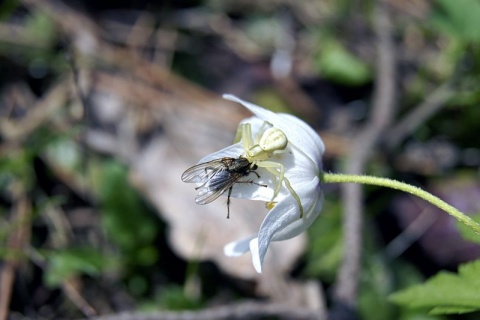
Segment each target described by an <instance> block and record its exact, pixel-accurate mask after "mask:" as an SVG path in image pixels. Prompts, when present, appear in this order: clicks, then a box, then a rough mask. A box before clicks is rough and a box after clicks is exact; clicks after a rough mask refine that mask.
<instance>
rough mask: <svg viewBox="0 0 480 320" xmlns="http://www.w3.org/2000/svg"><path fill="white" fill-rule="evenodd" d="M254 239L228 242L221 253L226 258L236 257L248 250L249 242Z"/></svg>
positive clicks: (247, 238) (251, 237)
mask: <svg viewBox="0 0 480 320" xmlns="http://www.w3.org/2000/svg"><path fill="white" fill-rule="evenodd" d="M254 238H256V235H251V236H249V237H246V238H243V239H240V240H237V241H233V242H230V243H228V244H226V245H225V246H224V247H223V253H224V254H225V255H226V256H227V257H238V256H241V255H242V254H244V253H246V252H247V251H248V250H249V246H250V241H251V240H252V239H254Z"/></svg>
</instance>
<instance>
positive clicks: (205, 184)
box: [182, 157, 266, 219]
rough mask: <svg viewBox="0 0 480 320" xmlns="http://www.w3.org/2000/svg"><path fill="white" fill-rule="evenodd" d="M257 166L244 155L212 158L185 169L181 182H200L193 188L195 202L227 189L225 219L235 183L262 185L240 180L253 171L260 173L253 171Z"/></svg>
mask: <svg viewBox="0 0 480 320" xmlns="http://www.w3.org/2000/svg"><path fill="white" fill-rule="evenodd" d="M257 169H258V166H257V165H256V164H254V163H252V162H250V161H248V160H247V159H246V158H244V157H239V158H230V157H225V158H221V159H216V160H212V161H209V162H205V163H200V164H197V165H196V166H193V167H191V168H189V169H187V170H186V171H185V172H184V173H183V174H182V181H183V182H191V183H198V184H200V185H199V186H198V187H196V188H195V190H199V192H198V195H197V196H196V198H195V202H196V203H197V204H207V203H210V202H212V201H213V200H215V199H217V198H218V197H220V196H221V195H222V194H224V193H225V192H226V191H227V190H228V195H227V219H228V218H230V196H231V194H232V189H233V186H234V185H235V183H250V184H256V185H259V186H262V187H266V185H262V184H258V183H256V182H254V181H253V180H240V179H241V178H243V177H246V176H248V175H249V174H250V173H252V172H253V173H254V174H255V175H256V176H257V177H258V178H260V175H259V174H258V173H257V172H255V170H257Z"/></svg>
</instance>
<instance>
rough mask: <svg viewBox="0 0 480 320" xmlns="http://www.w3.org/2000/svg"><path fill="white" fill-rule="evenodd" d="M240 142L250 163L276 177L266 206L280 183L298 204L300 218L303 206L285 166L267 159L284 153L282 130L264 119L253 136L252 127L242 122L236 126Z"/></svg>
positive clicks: (275, 193)
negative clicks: (289, 179)
mask: <svg viewBox="0 0 480 320" xmlns="http://www.w3.org/2000/svg"><path fill="white" fill-rule="evenodd" d="M239 141H241V142H242V146H243V149H244V151H245V152H244V154H243V155H242V156H243V157H244V158H246V159H247V160H248V161H250V162H251V163H253V164H255V165H257V166H258V167H259V168H265V169H266V170H267V171H268V172H270V173H271V174H273V175H274V176H275V177H276V178H277V184H276V186H275V190H274V193H273V197H272V200H271V203H269V204H267V206H271V205H272V203H273V202H274V200H275V198H276V197H277V195H278V193H279V192H280V190H281V188H282V184H283V183H284V184H285V187H286V188H287V189H288V191H290V193H291V194H292V196H293V198H294V199H295V201H296V202H297V204H298V207H299V209H300V218H302V217H303V206H302V203H301V202H300V198H299V197H298V195H297V193H296V192H295V190H293V188H292V186H291V185H290V181H288V179H287V177H285V166H284V165H283V164H281V163H279V162H275V161H271V160H268V159H270V158H271V157H272V155H273V154H279V153H285V152H288V151H286V150H285V149H286V147H287V144H288V139H287V136H286V135H285V133H283V131H282V130H280V129H278V128H275V127H273V125H272V124H271V123H269V122H267V121H264V122H263V124H262V126H261V127H260V129H259V130H258V133H257V134H256V135H255V137H253V135H252V127H251V125H250V124H249V123H243V124H241V125H240V126H239V127H238V130H237V135H236V137H235V142H239Z"/></svg>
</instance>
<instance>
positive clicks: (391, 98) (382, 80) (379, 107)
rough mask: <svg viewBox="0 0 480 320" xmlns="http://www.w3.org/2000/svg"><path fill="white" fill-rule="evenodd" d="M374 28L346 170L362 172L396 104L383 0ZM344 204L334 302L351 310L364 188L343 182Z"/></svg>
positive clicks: (388, 22) (360, 241)
mask: <svg viewBox="0 0 480 320" xmlns="http://www.w3.org/2000/svg"><path fill="white" fill-rule="evenodd" d="M374 30H375V33H376V35H377V57H378V65H377V72H376V87H375V91H374V98H373V105H372V114H371V117H370V119H369V120H368V122H367V124H366V125H365V128H363V129H362V131H361V132H360V134H359V135H358V137H357V139H355V140H354V142H353V143H352V149H351V152H350V155H349V158H348V160H347V165H346V168H345V169H346V172H347V173H349V174H361V173H363V172H364V168H365V164H366V162H367V160H368V158H369V155H370V154H372V153H373V151H374V149H375V146H376V144H377V143H378V141H379V138H380V136H381V134H382V131H383V130H384V129H385V128H386V127H387V126H388V125H389V123H390V122H391V119H392V117H393V113H394V109H395V108H394V106H395V78H396V70H395V56H394V52H395V48H394V44H393V39H392V35H391V33H392V26H391V21H390V17H389V16H388V13H387V10H386V8H385V3H384V2H382V1H380V2H379V4H377V8H376V9H375V23H374ZM342 199H343V200H342V201H343V206H344V219H343V230H344V257H343V262H342V265H341V267H340V271H339V273H338V278H337V284H336V288H335V302H336V303H337V304H338V305H341V306H346V307H347V308H351V309H354V308H355V305H356V301H357V295H358V293H357V291H358V279H359V273H360V262H361V254H362V225H363V222H362V216H363V191H362V188H361V186H360V185H356V184H344V185H342Z"/></svg>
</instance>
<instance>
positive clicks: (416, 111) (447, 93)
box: [385, 82, 454, 149]
mask: <svg viewBox="0 0 480 320" xmlns="http://www.w3.org/2000/svg"><path fill="white" fill-rule="evenodd" d="M453 94H454V90H453V89H452V84H451V82H447V83H445V84H443V85H441V86H440V87H438V88H437V89H436V90H434V91H433V92H432V93H431V94H430V95H429V96H428V97H427V98H426V99H425V100H424V101H423V102H422V103H421V104H419V105H418V106H416V107H415V108H413V109H412V112H410V113H409V114H407V115H406V116H405V117H403V119H402V120H401V121H400V122H399V123H397V124H396V125H395V126H394V127H393V129H392V130H390V132H389V133H388V136H387V138H386V139H385V140H386V145H387V146H388V148H389V149H393V148H395V147H396V146H397V145H398V144H399V143H400V142H402V140H403V139H405V137H406V136H408V135H409V134H411V133H412V132H414V131H415V130H416V129H417V128H418V127H419V126H420V125H422V124H423V123H425V121H427V119H429V118H430V117H431V116H432V115H434V114H435V113H436V112H438V110H440V109H441V108H442V107H444V106H445V103H446V102H447V101H448V99H450V98H451V97H452V96H453Z"/></svg>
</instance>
